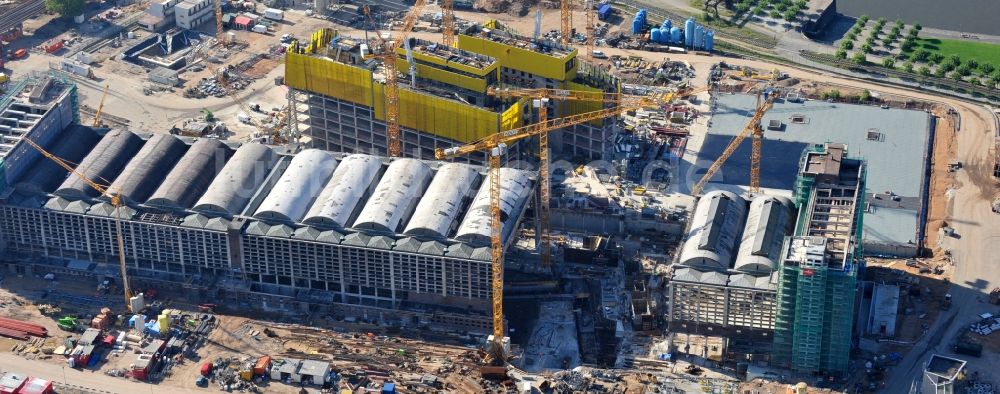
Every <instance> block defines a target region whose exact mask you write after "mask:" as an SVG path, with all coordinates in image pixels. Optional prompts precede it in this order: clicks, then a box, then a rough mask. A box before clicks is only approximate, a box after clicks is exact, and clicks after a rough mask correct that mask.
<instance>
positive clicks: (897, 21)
mask: <svg viewBox="0 0 1000 394" xmlns="http://www.w3.org/2000/svg"><path fill="white" fill-rule="evenodd" d="M894 27H896V28H899V29H902V28H903V20H902V19H896V23H895V25H894Z"/></svg>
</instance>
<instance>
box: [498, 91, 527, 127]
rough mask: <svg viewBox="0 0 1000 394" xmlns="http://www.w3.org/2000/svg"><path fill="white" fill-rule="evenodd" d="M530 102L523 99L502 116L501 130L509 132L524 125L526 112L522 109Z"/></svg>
mask: <svg viewBox="0 0 1000 394" xmlns="http://www.w3.org/2000/svg"><path fill="white" fill-rule="evenodd" d="M528 101H529V99H528V98H522V99H520V100H518V101H517V102H516V103H514V104H512V105H511V106H510V108H507V110H505V111H503V113H502V114H500V130H502V131H507V130H511V129H516V128H518V127H521V126H523V125H524V111H523V110H522V109H523V108H524V103H526V102H528Z"/></svg>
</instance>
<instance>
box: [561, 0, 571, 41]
mask: <svg viewBox="0 0 1000 394" xmlns="http://www.w3.org/2000/svg"><path fill="white" fill-rule="evenodd" d="M570 1H573V0H560V1H559V27H560V28H559V33H560V34H561V36H560V37H559V38H560V42H562V44H563V45H566V44H569V40H570V38H571V37H572V35H573V6H572V5H570Z"/></svg>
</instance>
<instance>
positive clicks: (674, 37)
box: [668, 26, 681, 44]
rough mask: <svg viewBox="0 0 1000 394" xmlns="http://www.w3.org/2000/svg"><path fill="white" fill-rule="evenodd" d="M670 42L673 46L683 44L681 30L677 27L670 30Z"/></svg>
mask: <svg viewBox="0 0 1000 394" xmlns="http://www.w3.org/2000/svg"><path fill="white" fill-rule="evenodd" d="M668 41H670V42H671V43H673V44H676V43H679V42H681V29H680V28H678V27H677V26H674V27H672V28H670V37H669V40H668Z"/></svg>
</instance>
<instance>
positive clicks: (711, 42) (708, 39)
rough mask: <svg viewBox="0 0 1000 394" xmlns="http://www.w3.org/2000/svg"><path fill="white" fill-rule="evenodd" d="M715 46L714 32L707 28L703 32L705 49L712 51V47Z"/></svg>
mask: <svg viewBox="0 0 1000 394" xmlns="http://www.w3.org/2000/svg"><path fill="white" fill-rule="evenodd" d="M714 46H715V32H714V31H711V30H709V31H708V33H705V51H706V52H712V47H714Z"/></svg>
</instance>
